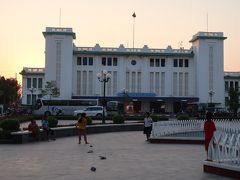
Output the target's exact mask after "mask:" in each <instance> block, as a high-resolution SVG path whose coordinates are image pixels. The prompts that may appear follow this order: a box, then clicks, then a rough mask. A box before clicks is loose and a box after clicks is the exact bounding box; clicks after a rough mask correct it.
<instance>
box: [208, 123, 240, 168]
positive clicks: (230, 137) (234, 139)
mask: <svg viewBox="0 0 240 180" xmlns="http://www.w3.org/2000/svg"><path fill="white" fill-rule="evenodd" d="M215 126H216V129H217V130H216V132H215V133H214V138H213V139H212V140H211V142H210V144H209V148H208V159H209V160H212V161H214V162H219V163H225V164H226V163H227V164H231V165H237V166H238V167H240V121H238V120H232V121H223V120H221V121H215Z"/></svg>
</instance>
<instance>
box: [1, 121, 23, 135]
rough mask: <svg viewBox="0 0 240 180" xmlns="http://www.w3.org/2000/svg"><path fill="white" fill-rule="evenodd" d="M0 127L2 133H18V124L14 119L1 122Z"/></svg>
mask: <svg viewBox="0 0 240 180" xmlns="http://www.w3.org/2000/svg"><path fill="white" fill-rule="evenodd" d="M0 127H1V128H2V129H3V131H10V132H13V131H19V127H20V123H19V121H18V120H16V119H6V120H3V121H2V122H1V124H0Z"/></svg>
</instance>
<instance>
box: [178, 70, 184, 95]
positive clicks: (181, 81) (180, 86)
mask: <svg viewBox="0 0 240 180" xmlns="http://www.w3.org/2000/svg"><path fill="white" fill-rule="evenodd" d="M178 79H179V80H178V82H179V83H178V87H179V90H178V92H179V96H183V73H182V72H180V73H179V77H178Z"/></svg>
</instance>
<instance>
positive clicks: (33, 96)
mask: <svg viewBox="0 0 240 180" xmlns="http://www.w3.org/2000/svg"><path fill="white" fill-rule="evenodd" d="M36 100H37V96H36V94H33V95H32V105H34V104H36Z"/></svg>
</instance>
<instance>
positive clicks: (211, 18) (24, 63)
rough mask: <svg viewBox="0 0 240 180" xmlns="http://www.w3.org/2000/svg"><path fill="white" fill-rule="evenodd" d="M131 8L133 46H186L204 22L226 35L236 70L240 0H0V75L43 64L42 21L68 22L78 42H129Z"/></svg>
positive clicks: (228, 67)
mask: <svg viewBox="0 0 240 180" xmlns="http://www.w3.org/2000/svg"><path fill="white" fill-rule="evenodd" d="M60 9H61V13H60ZM133 12H135V13H136V16H137V17H136V19H135V48H142V47H143V46H144V45H148V47H149V48H159V49H165V48H166V47H167V46H168V45H171V46H172V48H179V45H180V42H182V46H183V47H184V48H185V49H188V48H190V47H191V44H190V43H189V40H190V39H191V37H192V36H193V35H194V34H196V33H197V32H199V31H207V24H208V31H209V32H223V33H224V35H225V36H226V37H227V39H226V40H225V42H224V48H225V51H224V61H225V62H224V70H225V71H240V54H239V50H240V45H239V43H240V0H228V1H226V0H201V1H196V0H120V1H117V0H68V1H66V0H41V1H35V0H21V1H19V0H1V5H0V22H1V33H0V49H1V51H0V64H1V65H0V75H1V76H5V77H15V74H16V73H17V78H18V80H19V81H21V75H19V72H20V71H21V70H22V68H23V67H44V48H45V39H44V37H43V35H42V32H43V31H45V28H46V27H59V26H61V27H72V28H73V31H74V32H75V33H76V40H75V41H74V43H75V45H76V46H84V47H92V46H95V44H96V43H99V44H100V46H102V47H118V46H119V45H120V44H124V46H125V47H132V41H133V17H132V14H133ZM60 14H61V21H60V20H59V19H60V18H59V17H60ZM207 17H208V21H207ZM207 22H208V23H207Z"/></svg>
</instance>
